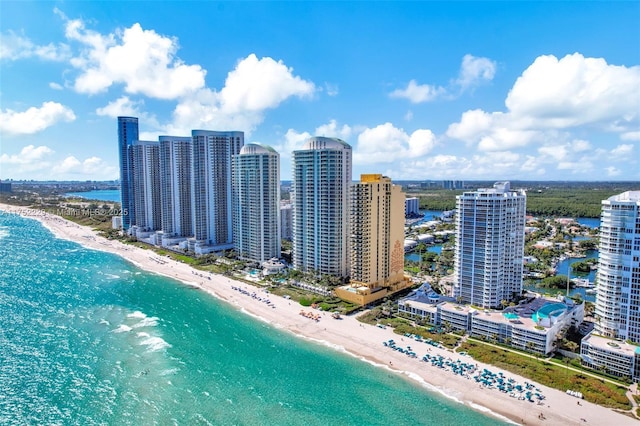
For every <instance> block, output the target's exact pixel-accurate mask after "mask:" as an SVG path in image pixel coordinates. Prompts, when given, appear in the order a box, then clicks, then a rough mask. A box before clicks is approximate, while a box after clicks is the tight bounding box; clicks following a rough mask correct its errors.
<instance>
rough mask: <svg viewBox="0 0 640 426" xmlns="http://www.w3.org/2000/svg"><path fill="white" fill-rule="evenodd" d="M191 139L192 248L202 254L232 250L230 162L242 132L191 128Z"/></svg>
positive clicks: (242, 135)
mask: <svg viewBox="0 0 640 426" xmlns="http://www.w3.org/2000/svg"><path fill="white" fill-rule="evenodd" d="M192 138H193V142H192V143H193V158H192V161H193V163H192V172H191V182H192V184H191V187H192V191H193V198H192V211H193V233H194V237H195V246H194V250H195V252H196V253H197V254H202V253H209V252H213V251H219V250H226V249H231V248H233V221H232V206H231V161H232V158H233V156H234V155H237V154H239V153H240V149H241V148H242V146H243V145H244V133H243V132H214V131H210V130H193V131H192Z"/></svg>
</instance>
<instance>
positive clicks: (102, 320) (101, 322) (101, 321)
mask: <svg viewBox="0 0 640 426" xmlns="http://www.w3.org/2000/svg"><path fill="white" fill-rule="evenodd" d="M100 324H104V325H111V324H110V323H109V321H107V320H106V319H101V320H100Z"/></svg>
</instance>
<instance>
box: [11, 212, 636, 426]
mask: <svg viewBox="0 0 640 426" xmlns="http://www.w3.org/2000/svg"><path fill="white" fill-rule="evenodd" d="M0 210H3V211H4V212H6V213H12V214H19V215H21V216H25V217H30V218H33V219H37V220H39V221H40V222H41V223H42V224H43V225H44V226H46V227H47V228H48V229H49V230H50V231H51V232H52V233H53V234H54V235H55V236H56V237H58V238H63V239H67V240H71V241H75V242H77V243H79V244H81V245H83V246H84V247H87V248H91V249H96V250H102V251H106V252H110V253H114V254H117V255H119V256H121V257H123V258H124V259H127V260H128V261H130V262H132V263H134V264H135V265H136V266H138V267H140V268H142V269H144V270H146V271H150V272H153V273H157V274H161V275H164V276H167V277H171V278H174V279H176V280H179V281H181V282H183V283H185V284H187V285H192V286H197V287H198V288H200V289H202V290H204V291H206V292H208V293H210V294H212V295H213V296H215V297H217V298H219V299H221V300H224V301H226V302H227V303H229V304H231V305H232V306H235V307H236V308H237V309H240V310H242V311H244V312H246V313H248V314H250V315H253V316H255V317H258V318H260V319H261V320H263V321H266V322H268V323H270V324H272V325H273V326H274V327H277V328H280V329H283V330H286V331H288V332H291V333H294V334H295V335H297V336H300V337H301V338H305V339H311V340H313V341H316V342H319V343H322V344H326V345H329V346H332V347H334V348H335V349H337V350H341V351H344V352H346V353H348V354H351V355H353V356H356V357H359V358H361V359H363V360H364V361H366V362H370V363H372V364H375V365H377V366H380V367H381V368H386V369H389V370H392V371H395V372H397V373H398V374H403V375H406V376H408V377H409V378H410V379H411V380H415V381H418V382H420V383H421V384H422V385H424V386H425V387H427V388H429V389H432V390H435V391H437V392H440V393H442V394H443V395H446V396H448V397H450V398H454V399H456V400H457V401H459V402H460V403H463V404H465V405H467V406H470V407H473V408H474V409H477V410H480V411H485V412H487V413H488V412H491V413H494V415H496V416H498V417H500V418H502V419H503V420H504V419H509V420H510V421H512V422H515V423H518V424H527V425H570V424H590V425H612V424H615V425H627V424H628V425H631V424H638V422H637V421H636V420H634V419H632V418H630V417H628V416H625V415H623V414H620V413H617V412H615V411H613V410H611V409H608V408H604V407H601V406H598V405H595V404H592V403H590V402H587V401H584V400H582V401H580V405H578V400H577V399H576V398H575V397H573V396H570V395H567V394H566V393H564V392H561V391H558V390H555V389H551V388H548V387H546V386H543V385H539V384H535V383H533V386H534V388H537V389H538V390H539V393H541V394H542V395H544V397H545V398H544V400H543V401H541V402H538V401H537V400H535V402H529V401H527V400H523V399H518V398H516V397H510V396H509V395H508V394H507V393H503V392H500V391H499V390H497V389H495V388H493V389H489V388H484V387H483V386H482V385H481V384H479V383H478V382H476V381H475V380H474V378H473V376H474V375H475V374H469V375H468V377H465V376H463V375H456V374H454V373H452V372H451V371H450V369H445V368H439V367H437V366H434V365H432V364H431V363H430V362H424V361H422V357H423V355H425V354H429V355H430V356H431V357H439V356H441V357H442V359H444V360H447V359H450V361H451V362H455V361H456V360H460V361H461V362H464V363H466V364H470V365H471V364H473V365H474V366H475V365H476V364H477V367H476V368H477V371H483V369H485V368H486V369H488V370H490V371H491V372H493V373H495V374H498V375H499V374H500V373H502V375H503V376H504V377H505V378H509V379H512V380H514V381H515V382H516V383H520V384H522V385H524V384H525V382H528V383H530V384H531V383H532V382H531V381H530V380H527V379H525V378H523V377H520V376H517V375H515V374H512V373H510V372H507V371H502V370H500V369H499V368H497V367H494V366H490V365H485V364H481V363H476V362H475V361H474V360H473V359H472V358H470V357H468V356H461V355H459V354H456V353H454V352H452V351H449V350H447V349H441V348H436V347H433V346H431V345H428V344H426V343H423V342H416V341H414V340H412V339H409V338H406V337H402V336H399V335H397V334H394V333H393V330H391V329H390V328H387V329H381V328H378V327H375V326H370V325H366V324H362V323H360V322H359V321H357V320H356V319H355V318H354V317H343V318H342V319H339V320H336V319H333V318H332V317H331V315H330V314H327V313H323V312H320V311H317V310H313V309H311V308H304V307H302V306H300V305H299V304H298V303H297V302H294V301H290V300H287V299H284V298H281V297H278V296H274V295H272V294H267V293H266V292H265V291H264V290H262V289H260V288H258V287H253V286H251V285H249V284H246V283H245V282H241V281H234V280H232V279H230V278H228V277H225V276H221V275H216V274H209V273H207V272H203V271H199V270H196V269H193V268H191V267H190V266H188V265H186V264H184V263H181V262H176V261H173V260H172V259H170V258H166V257H160V256H158V255H157V254H155V253H154V252H153V251H151V250H144V249H141V248H137V247H133V246H130V245H125V244H122V243H120V242H119V241H111V240H107V239H105V238H102V237H100V236H98V235H97V234H96V233H95V232H94V231H93V230H91V229H90V228H88V227H84V226H80V225H77V224H75V223H73V222H69V221H67V220H64V219H62V218H60V217H59V216H55V215H51V214H47V213H44V212H41V211H38V210H30V209H26V208H23V207H17V206H9V205H5V204H0ZM259 299H261V300H259ZM267 300H268V303H267V302H266V301H267ZM301 311H304V312H313V314H314V315H317V314H319V315H320V317H319V319H318V320H314V319H310V318H306V317H304V316H302V315H300V313H301ZM389 339H393V340H395V343H396V344H397V345H398V346H402V347H405V348H406V347H407V346H411V347H412V348H413V350H414V351H415V352H416V353H417V358H411V357H409V356H407V355H405V354H403V353H400V352H399V351H395V350H392V349H391V348H388V347H385V346H384V345H383V342H386V341H389ZM536 392H538V391H537V390H536ZM425 416H428V410H427V409H425Z"/></svg>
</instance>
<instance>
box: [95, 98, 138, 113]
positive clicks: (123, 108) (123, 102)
mask: <svg viewBox="0 0 640 426" xmlns="http://www.w3.org/2000/svg"><path fill="white" fill-rule="evenodd" d="M142 105H144V102H143V101H132V100H131V99H130V98H129V97H128V96H121V97H119V98H118V99H116V100H115V101H112V102H109V103H108V104H107V105H105V106H104V107H102V108H98V109H96V114H98V115H101V116H107V117H112V118H116V117H119V116H132V117H137V116H139V115H141V114H142V113H141V111H140V108H139V107H140V106H142Z"/></svg>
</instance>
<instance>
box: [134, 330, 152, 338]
mask: <svg viewBox="0 0 640 426" xmlns="http://www.w3.org/2000/svg"><path fill="white" fill-rule="evenodd" d="M136 336H138V337H149V333H145V332H144V331H141V332H140V333H138V334H136Z"/></svg>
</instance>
